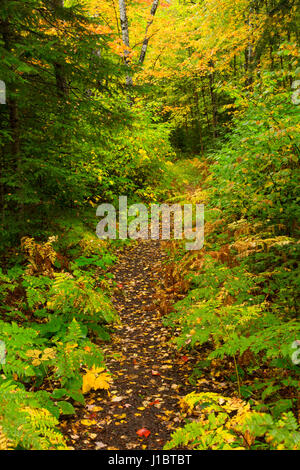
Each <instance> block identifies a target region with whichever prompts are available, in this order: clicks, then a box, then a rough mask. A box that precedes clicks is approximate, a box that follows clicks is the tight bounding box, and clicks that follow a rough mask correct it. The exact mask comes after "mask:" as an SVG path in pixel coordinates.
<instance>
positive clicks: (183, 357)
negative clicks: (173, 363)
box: [181, 356, 190, 362]
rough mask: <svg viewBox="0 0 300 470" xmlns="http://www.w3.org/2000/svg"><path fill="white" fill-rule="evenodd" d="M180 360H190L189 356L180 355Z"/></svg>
mask: <svg viewBox="0 0 300 470" xmlns="http://www.w3.org/2000/svg"><path fill="white" fill-rule="evenodd" d="M181 360H182V361H183V362H187V361H189V360H190V358H189V357H187V356H182V357H181Z"/></svg>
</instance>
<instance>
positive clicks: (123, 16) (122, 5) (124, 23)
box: [119, 0, 132, 86]
mask: <svg viewBox="0 0 300 470" xmlns="http://www.w3.org/2000/svg"><path fill="white" fill-rule="evenodd" d="M119 10H120V23H121V32H122V41H123V43H124V45H125V46H126V47H128V50H127V49H125V51H124V63H125V64H126V65H127V67H130V61H129V47H130V46H129V31H128V19H127V12H126V1H125V0H119ZM126 85H128V86H131V85H132V78H131V76H130V75H127V76H126Z"/></svg>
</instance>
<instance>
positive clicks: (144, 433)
mask: <svg viewBox="0 0 300 470" xmlns="http://www.w3.org/2000/svg"><path fill="white" fill-rule="evenodd" d="M136 433H137V435H138V436H140V437H142V436H144V437H148V436H150V434H151V432H150V431H149V429H146V428H141V429H139V430H138V431H137V432H136Z"/></svg>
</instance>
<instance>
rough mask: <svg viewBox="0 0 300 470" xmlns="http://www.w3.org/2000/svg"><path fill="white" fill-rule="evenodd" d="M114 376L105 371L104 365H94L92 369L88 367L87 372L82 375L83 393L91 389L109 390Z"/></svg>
mask: <svg viewBox="0 0 300 470" xmlns="http://www.w3.org/2000/svg"><path fill="white" fill-rule="evenodd" d="M111 382H112V377H111V376H110V375H109V374H108V373H107V372H104V368H103V367H95V366H93V367H92V368H91V369H87V371H86V374H85V375H84V376H83V377H82V393H88V392H89V391H90V390H91V389H94V390H98V389H104V390H108V389H109V387H110V383H111Z"/></svg>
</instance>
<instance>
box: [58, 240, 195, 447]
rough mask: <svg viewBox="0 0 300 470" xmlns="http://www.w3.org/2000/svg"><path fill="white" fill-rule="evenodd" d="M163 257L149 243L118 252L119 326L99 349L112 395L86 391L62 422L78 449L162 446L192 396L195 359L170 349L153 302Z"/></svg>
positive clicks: (157, 247) (156, 246)
mask: <svg viewBox="0 0 300 470" xmlns="http://www.w3.org/2000/svg"><path fill="white" fill-rule="evenodd" d="M166 256H167V255H166V253H164V251H163V250H162V249H161V244H160V242H159V241H153V240H151V241H139V242H138V243H137V244H135V243H134V244H133V246H132V245H131V246H129V247H127V248H126V249H125V250H124V251H122V252H121V253H120V255H119V259H118V262H117V264H116V265H115V267H114V268H113V272H114V274H115V281H116V283H117V285H118V289H117V294H116V295H115V296H114V298H113V302H114V306H115V308H116V309H117V311H118V312H119V315H120V317H121V324H120V325H117V326H116V329H115V331H114V333H113V335H112V341H111V343H109V344H108V346H106V347H105V348H104V349H103V347H102V349H103V350H104V353H105V356H106V365H107V370H108V371H109V372H110V373H111V374H112V378H113V381H112V384H111V387H110V389H109V391H107V392H106V391H104V390H103V391H96V392H94V393H90V394H89V395H88V396H87V399H86V404H85V406H81V407H78V410H77V411H78V412H77V413H76V416H72V417H70V418H68V419H67V420H65V421H64V422H63V423H62V429H63V432H64V434H65V435H66V437H67V440H68V444H69V445H70V446H71V447H73V448H75V449H99V450H100V449H108V450H120V449H155V450H158V449H162V448H163V446H164V444H165V443H166V442H167V440H168V439H169V437H170V435H171V433H172V432H173V431H174V430H175V429H176V428H177V427H179V426H180V424H181V421H182V420H183V418H182V413H181V412H180V404H179V399H180V397H181V396H184V395H186V394H187V393H189V392H191V391H192V386H191V384H190V383H189V381H188V378H189V377H190V374H191V371H192V368H193V365H194V363H195V359H192V358H189V357H187V356H183V355H182V354H180V353H178V352H177V351H176V349H175V346H173V345H172V344H170V342H169V340H170V337H171V332H170V331H169V329H168V328H166V327H164V326H163V323H162V317H161V314H160V312H159V311H158V309H157V307H155V305H154V303H153V300H154V295H155V286H156V284H157V283H158V282H159V279H160V275H161V269H162V264H163V262H164V260H165V258H166ZM138 431H139V432H140V433H141V434H142V436H139V435H138V434H137V432H138Z"/></svg>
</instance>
